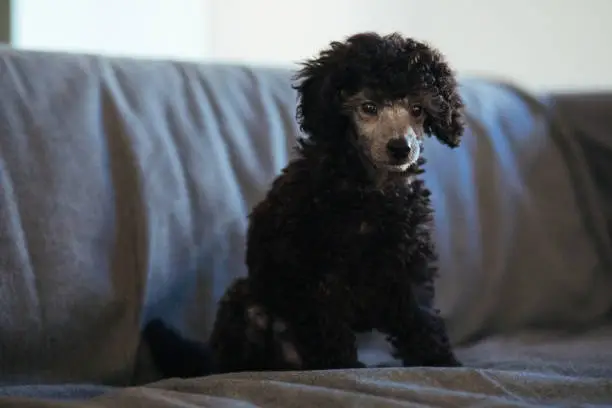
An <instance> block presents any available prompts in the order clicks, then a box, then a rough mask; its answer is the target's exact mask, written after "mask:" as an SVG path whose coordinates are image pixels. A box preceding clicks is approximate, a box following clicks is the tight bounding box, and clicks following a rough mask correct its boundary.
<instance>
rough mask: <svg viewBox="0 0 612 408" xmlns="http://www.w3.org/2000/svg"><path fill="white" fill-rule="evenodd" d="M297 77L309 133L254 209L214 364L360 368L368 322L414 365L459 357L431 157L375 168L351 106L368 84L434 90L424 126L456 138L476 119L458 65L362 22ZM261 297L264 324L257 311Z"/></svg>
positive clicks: (220, 320)
mask: <svg viewBox="0 0 612 408" xmlns="http://www.w3.org/2000/svg"><path fill="white" fill-rule="evenodd" d="M296 80H297V81H298V84H297V85H296V86H295V88H296V90H297V92H298V95H299V104H298V112H297V118H298V121H299V124H300V127H301V129H302V130H303V132H304V133H305V137H303V138H300V139H299V141H298V148H297V151H298V158H297V159H295V160H293V161H292V162H291V163H289V165H288V166H287V167H286V168H285V169H284V170H283V171H282V174H281V175H280V176H279V177H278V178H277V179H276V180H275V181H274V182H273V185H272V188H271V189H270V191H269V192H268V194H267V196H266V197H265V199H264V200H263V201H262V202H260V203H259V204H258V205H257V206H255V208H254V209H253V211H252V213H251V214H250V217H249V221H250V223H249V228H248V233H247V255H246V263H247V267H248V277H247V278H241V279H240V280H238V281H237V282H235V283H234V285H232V286H231V287H230V288H229V289H228V292H227V293H226V295H225V297H224V299H223V300H222V301H221V304H220V307H219V312H218V315H217V320H216V322H215V326H214V329H213V333H212V336H211V340H210V350H211V352H212V355H213V361H214V363H213V365H214V367H213V370H214V371H215V372H225V371H242V370H266V369H268V370H269V369H277V370H280V369H331V368H351V367H361V366H362V364H361V363H360V362H359V361H358V358H357V349H356V345H355V340H356V339H355V333H356V332H362V331H370V330H372V329H377V330H378V331H380V332H383V333H385V334H386V335H387V336H388V339H389V340H390V342H391V344H392V345H393V346H394V348H395V351H396V355H397V357H399V358H400V359H401V360H402V361H403V364H404V365H406V366H409V365H426V366H456V365H460V363H459V362H458V361H457V359H456V358H455V356H454V353H453V351H452V349H451V346H450V343H449V340H448V337H447V334H446V329H445V327H444V323H443V321H442V319H441V317H440V316H439V314H438V311H437V310H435V309H434V308H433V298H434V290H433V281H434V278H435V276H436V253H435V248H434V245H433V242H432V239H431V231H430V230H431V224H432V210H431V205H430V198H429V196H430V192H429V191H428V190H427V189H426V187H425V185H424V183H423V181H422V180H421V179H420V178H419V175H420V174H421V173H422V172H423V170H422V165H423V164H424V163H425V160H424V159H423V158H422V157H421V158H419V160H418V161H417V162H416V163H415V164H414V165H412V166H411V167H410V168H408V170H407V171H405V172H402V173H389V172H381V171H379V170H378V169H375V168H373V167H372V166H371V164H370V163H368V162H367V160H364V159H363V155H362V152H360V151H359V148H357V147H356V146H357V145H356V144H355V143H354V138H355V128H354V126H353V124H352V123H351V118H350V117H349V116H348V115H347V114H346V112H345V109H343V106H344V103H345V101H346V98H347V97H349V96H351V95H355V94H357V93H358V92H360V91H361V90H363V89H369V90H372V91H374V92H375V93H376V94H377V95H379V96H380V97H381V98H382V99H384V100H389V101H393V100H399V99H402V98H406V97H413V96H421V97H423V96H425V97H426V98H427V100H428V101H430V103H429V104H428V109H427V111H426V112H425V115H426V116H425V118H424V121H423V124H422V127H423V130H424V131H425V132H426V133H427V134H431V135H435V136H436V137H437V138H438V139H439V140H440V141H441V142H442V143H444V144H446V145H448V146H450V147H456V146H458V145H459V142H460V138H461V135H462V133H463V128H464V125H463V122H462V109H463V104H462V101H461V98H460V95H459V93H458V89H457V83H456V80H455V77H454V75H453V72H452V71H451V69H450V68H449V66H448V65H447V64H446V62H445V61H444V59H443V58H442V56H441V54H440V53H438V52H437V51H436V50H434V49H432V48H430V47H428V46H427V45H425V44H422V43H420V42H417V41H415V40H412V39H408V38H403V37H402V36H400V35H398V34H392V35H387V36H380V35H377V34H374V33H362V34H357V35H354V36H352V37H350V38H348V39H347V41H345V42H333V43H332V44H331V46H330V48H329V49H327V50H324V51H323V52H321V54H320V55H319V56H318V58H316V59H313V60H311V61H308V62H307V63H306V64H305V65H304V67H303V69H302V70H301V71H299V73H298V74H297V77H296ZM253 305H257V307H259V309H258V310H259V311H260V312H261V313H262V314H263V316H264V317H265V319H264V320H265V324H262V325H259V326H258V325H256V324H255V325H254V323H253V320H252V319H251V320H249V318H248V317H247V315H248V313H247V312H246V310H247V309H248V308H249V307H252V306H253ZM274 322H280V323H279V324H278V326H280V327H282V328H284V331H283V336H284V337H282V338H281V337H278V336H276V334H274V330H273V329H272V327H273V326H274V324H275V323H274ZM255 326H257V327H255ZM257 330H259V332H258V334H257V335H258V336H259V337H257V336H255V337H257V338H258V339H260V340H261V341H259V343H258V342H257V341H254V340H253V338H254V337H253V333H254V331H255V332H257ZM249 332H250V333H251V334H250V335H249V334H248V333H249ZM275 336H276V337H275ZM286 346H290V349H289V351H287V350H288V349H287V347H286ZM283 347H284V348H283ZM291 347H293V349H291ZM287 356H291V357H292V359H287ZM288 360H291V361H288ZM177 363H178V362H177Z"/></svg>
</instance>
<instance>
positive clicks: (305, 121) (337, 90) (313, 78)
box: [293, 42, 347, 136]
mask: <svg viewBox="0 0 612 408" xmlns="http://www.w3.org/2000/svg"><path fill="white" fill-rule="evenodd" d="M346 48H347V46H346V44H343V43H341V42H332V43H331V44H330V47H329V48H328V49H326V50H324V51H322V52H321V53H320V54H319V55H318V57H316V58H313V59H311V60H307V61H305V62H304V63H303V64H302V68H301V69H300V70H299V71H298V72H297V74H296V75H295V77H294V80H295V81H296V83H295V85H293V88H294V89H295V90H297V92H298V106H297V121H298V124H299V125H300V129H301V130H302V131H303V132H305V133H307V134H309V135H311V136H315V135H322V134H324V133H325V129H324V128H323V126H324V127H325V128H326V129H330V128H331V127H332V124H333V123H332V122H333V121H334V120H338V119H339V118H338V117H333V116H331V115H332V113H336V112H340V111H341V109H342V91H341V84H340V81H338V80H337V78H334V77H333V75H334V74H337V73H338V72H343V69H342V66H341V64H342V61H343V57H344V54H345V52H346Z"/></svg>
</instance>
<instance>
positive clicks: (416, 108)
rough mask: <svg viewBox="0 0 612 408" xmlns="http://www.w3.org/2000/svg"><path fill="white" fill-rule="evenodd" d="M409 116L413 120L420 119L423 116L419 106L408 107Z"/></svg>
mask: <svg viewBox="0 0 612 408" xmlns="http://www.w3.org/2000/svg"><path fill="white" fill-rule="evenodd" d="M410 114H411V115H412V116H414V117H415V118H420V117H421V115H423V107H422V106H421V105H412V106H411V107H410Z"/></svg>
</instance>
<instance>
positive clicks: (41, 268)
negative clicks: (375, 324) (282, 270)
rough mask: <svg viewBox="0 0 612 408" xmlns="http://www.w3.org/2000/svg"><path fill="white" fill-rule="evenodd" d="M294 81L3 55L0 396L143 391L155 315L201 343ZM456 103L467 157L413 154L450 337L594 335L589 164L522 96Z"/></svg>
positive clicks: (601, 291) (281, 133)
mask: <svg viewBox="0 0 612 408" xmlns="http://www.w3.org/2000/svg"><path fill="white" fill-rule="evenodd" d="M290 76H291V73H290V72H288V71H284V70H274V69H264V68H248V67H240V66H221V65H196V64H188V63H174V62H166V61H137V60H128V59H104V58H99V57H92V56H80V55H67V54H47V53H37V52H16V51H11V50H3V51H1V52H0V382H2V383H5V384H15V383H36V382H51V383H65V382H81V383H82V382H90V383H105V384H115V385H124V384H129V383H132V382H133V381H136V378H141V379H142V378H147V373H142V372H141V371H142V370H143V369H141V367H144V366H146V364H144V363H143V362H142V361H141V359H140V358H139V357H138V356H140V355H143V353H139V331H140V328H141V326H142V324H143V323H144V322H146V321H147V320H148V319H150V318H152V317H161V318H163V319H166V320H167V321H169V322H170V323H171V324H173V325H175V326H177V327H178V328H180V329H181V330H183V331H184V332H185V334H187V335H190V336H194V337H198V338H206V336H207V335H208V333H209V331H210V328H211V324H212V319H213V317H214V312H215V304H216V301H217V300H218V298H219V297H220V296H221V294H222V292H223V290H224V289H225V287H226V286H227V285H228V283H229V282H230V281H231V280H232V279H233V278H234V277H236V276H238V275H241V274H243V273H244V272H245V270H244V265H243V254H244V232H245V228H246V217H247V214H248V212H249V209H250V207H251V206H252V205H253V204H254V203H255V202H256V201H258V200H259V199H261V198H262V197H263V195H264V193H265V190H266V189H267V187H268V185H269V183H270V181H271V180H272V178H273V177H274V176H275V175H276V174H277V173H278V172H279V170H280V169H281V168H282V167H283V165H284V164H285V163H286V162H287V160H288V158H289V157H290V155H291V146H292V145H293V142H294V139H295V135H296V134H297V127H296V125H295V122H294V111H295V99H296V96H295V93H294V91H293V90H292V89H291V88H290V86H289V84H290ZM463 92H464V95H465V98H466V101H467V105H468V114H469V121H468V123H469V131H468V132H467V134H466V136H465V142H464V145H463V147H462V148H459V149H455V150H449V149H447V148H445V147H444V146H441V145H438V144H437V143H436V142H435V141H434V140H430V141H428V145H427V148H426V151H427V154H428V157H429V163H428V172H427V174H426V178H427V182H428V183H429V186H430V187H431V189H432V191H433V200H434V205H435V209H436V223H437V229H436V240H437V242H438V247H439V251H440V255H441V279H440V282H439V285H438V290H439V303H440V307H441V308H442V309H443V312H444V314H445V315H446V316H447V317H448V319H449V328H450V331H451V334H452V337H453V338H454V339H455V340H456V341H458V342H460V341H465V340H468V339H471V338H474V337H475V336H478V335H480V334H483V333H489V332H504V331H510V330H514V329H517V328H521V327H528V326H534V325H543V326H545V325H554V324H556V325H562V326H567V327H570V326H582V325H588V324H590V323H592V322H593V321H597V320H599V319H600V318H601V317H602V316H603V315H604V314H605V313H606V312H607V311H608V310H609V309H610V303H611V302H612V298H611V297H610V296H609V293H610V289H611V288H612V284H611V282H610V280H611V279H610V273H609V269H606V268H608V260H607V259H606V257H605V256H603V255H602V252H605V251H606V250H609V249H610V246H609V242H608V241H607V239H606V238H605V237H604V236H603V235H602V234H600V233H597V231H594V230H593V228H595V229H597V228H598V227H597V226H595V227H593V225H592V220H588V219H585V213H588V214H590V215H594V216H595V215H597V214H600V213H601V212H602V210H601V208H599V207H600V206H601V203H600V202H599V201H597V200H596V199H595V198H594V197H595V196H593V197H591V196H590V194H591V192H593V191H595V190H594V187H593V185H594V182H593V180H592V176H589V174H590V173H588V172H587V171H586V170H585V169H584V168H583V167H584V163H585V160H584V159H580V160H574V159H572V155H574V156H576V157H582V155H583V152H582V150H580V149H577V150H575V151H572V155H568V154H566V153H564V152H565V151H566V150H567V149H568V148H569V149H571V148H572V145H571V143H570V144H568V143H567V140H565V139H567V138H568V137H570V136H568V135H567V134H566V133H564V132H561V131H560V130H559V129H558V128H557V126H556V125H554V124H552V122H551V121H552V119H551V118H549V117H548V116H547V115H544V114H543V112H544V110H543V109H544V107H543V106H544V105H540V104H539V103H538V102H537V101H535V100H531V99H530V98H529V97H527V96H526V95H523V94H522V93H521V92H518V91H516V90H514V89H512V88H510V87H507V86H505V85H503V84H498V83H494V82H488V81H483V80H464V82H463ZM564 138H565V139H564ZM568 146H569V147H568ZM581 166H582V167H581ZM576 174H577V176H576ZM570 175H571V177H570ZM578 185H580V186H584V185H586V186H587V187H589V186H591V187H592V188H586V189H577V186H578ZM585 191H586V192H585ZM578 192H580V193H578ZM584 194H587V198H588V199H586V200H585V199H584ZM584 202H587V203H588V205H587V206H586V209H585V208H583V207H584V206H582V205H581V204H582V203H584ZM144 355H146V353H144ZM145 371H146V370H145Z"/></svg>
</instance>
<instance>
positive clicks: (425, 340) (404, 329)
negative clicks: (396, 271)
mask: <svg viewBox="0 0 612 408" xmlns="http://www.w3.org/2000/svg"><path fill="white" fill-rule="evenodd" d="M408 293H409V294H408V295H406V293H403V294H401V295H400V294H398V296H392V297H390V299H393V300H392V302H393V304H394V306H395V307H394V308H393V310H396V311H399V315H397V314H395V315H393V316H387V317H386V318H383V319H382V322H383V324H382V325H381V326H382V327H380V329H379V330H380V331H382V332H383V333H386V334H387V336H388V340H389V342H390V343H391V345H392V346H393V347H394V348H395V352H396V357H398V358H400V359H401V360H402V363H403V365H404V366H405V367H407V366H427V367H457V366H461V362H459V360H458V359H457V358H456V356H455V354H454V352H453V349H452V345H451V343H450V340H449V338H448V335H447V332H446V325H445V324H444V320H443V319H442V317H441V316H440V314H439V312H438V311H437V310H436V309H434V308H433V306H431V305H423V304H422V303H420V302H419V301H418V299H417V297H416V295H415V294H414V292H413V291H412V290H410V291H408Z"/></svg>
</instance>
